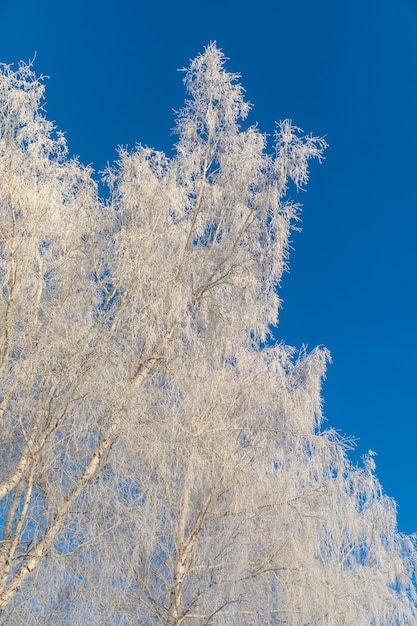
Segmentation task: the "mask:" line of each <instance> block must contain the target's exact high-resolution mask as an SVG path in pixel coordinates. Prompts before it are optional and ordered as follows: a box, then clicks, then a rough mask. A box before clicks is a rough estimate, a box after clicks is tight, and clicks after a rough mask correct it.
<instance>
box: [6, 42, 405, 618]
mask: <svg viewBox="0 0 417 626" xmlns="http://www.w3.org/2000/svg"><path fill="white" fill-rule="evenodd" d="M224 65H225V59H224V57H223V55H222V53H221V51H220V50H219V49H218V48H217V47H216V46H215V45H214V44H211V45H209V46H208V47H207V48H206V50H205V52H204V53H203V54H201V55H200V56H198V57H197V58H196V59H195V60H193V61H192V62H191V64H190V66H189V68H188V69H187V70H186V71H185V80H184V82H185V86H186V90H187V93H188V99H187V100H186V102H185V105H184V108H183V109H182V110H181V111H180V112H179V113H178V115H177V121H176V134H177V143H176V145H175V147H174V148H175V149H174V152H173V155H172V156H166V155H165V154H163V153H161V152H157V151H154V150H151V149H148V148H145V147H143V146H140V145H138V146H137V148H136V149H135V150H133V151H132V152H127V151H126V150H120V152H119V160H118V162H117V163H116V164H115V165H114V166H112V167H110V168H109V169H108V171H107V173H106V175H105V181H106V183H107V184H108V186H109V189H110V197H109V200H108V201H106V202H104V201H102V200H101V199H100V198H99V197H98V193H97V187H96V183H95V182H94V178H93V173H92V172H91V171H90V169H88V168H85V167H83V166H82V165H81V164H80V163H79V162H78V161H77V160H74V159H71V158H69V156H68V153H67V148H66V144H65V139H64V137H63V136H62V135H61V134H59V133H57V132H56V129H55V128H54V127H53V125H52V124H51V123H50V122H48V121H47V120H46V118H45V116H44V112H43V110H42V98H43V84H42V81H41V80H38V79H37V78H36V76H35V75H34V73H33V71H32V68H31V67H30V66H27V65H24V64H22V65H20V67H19V68H18V69H17V70H13V68H11V67H9V66H2V69H1V74H0V279H1V299H0V315H1V321H2V324H1V328H0V333H1V339H0V375H1V379H0V407H1V415H0V419H1V428H0V507H1V511H0V526H1V540H0V615H1V620H2V622H3V621H4V623H7V624H16V625H18V624H22V623H27V624H42V625H44V624H79V625H84V624H91V625H94V624H97V625H113V624H118V625H119V624H120V625H122V624H153V625H155V626H156V625H160V626H162V625H167V626H174V625H175V626H179V625H180V624H183V625H184V626H199V625H202V624H213V625H214V624H216V625H226V624H227V625H230V626H234V625H242V626H249V625H251V626H252V625H253V626H254V625H259V626H261V625H266V624H269V625H271V626H272V625H273V626H278V625H281V624H291V625H293V626H306V625H307V624H314V625H315V626H321V625H329V626H333V625H334V626H339V625H340V626H341V625H346V626H351V625H352V624H355V625H357V626H369V625H375V626H387V625H388V624H389V625H404V624H417V609H416V591H415V572H416V552H415V543H414V540H413V538H412V537H406V536H403V535H401V534H400V533H398V531H397V528H396V512H395V503H394V502H393V501H392V500H391V499H389V498H388V497H387V496H385V495H384V494H383V492H382V489H381V487H380V485H379V483H378V480H377V478H376V477H375V475H374V465H373V460H372V457H371V456H369V457H368V458H367V459H366V460H365V463H364V465H363V467H357V466H354V465H352V464H351V463H350V461H349V459H348V457H347V454H346V444H345V442H344V441H343V440H341V439H340V438H339V437H338V436H337V434H336V433H335V432H334V431H332V430H329V429H328V430H326V429H323V424H322V422H323V418H322V413H321V395H320V385H321V380H322V378H323V376H324V373H325V368H326V362H327V361H328V353H327V352H326V350H324V349H315V350H313V351H312V352H310V353H307V352H306V351H305V350H301V351H299V352H297V351H296V350H295V349H293V348H290V347H287V346H285V345H283V344H282V343H274V341H273V338H272V336H271V334H270V331H271V328H272V327H273V326H274V325H276V324H277V312H278V307H279V304H280V301H279V292H278V288H279V282H280V279H281V276H282V272H283V271H284V270H285V269H286V264H287V251H288V241H289V236H290V231H291V227H292V225H293V223H294V220H295V219H296V217H297V213H298V210H299V208H298V206H297V205H296V204H294V203H293V202H292V201H291V190H292V189H295V188H297V187H304V186H305V184H306V183H307V180H308V162H309V160H310V159H312V158H316V159H319V160H320V159H321V157H322V153H323V150H324V149H325V147H326V144H325V141H324V140H323V139H321V138H318V137H313V136H311V135H302V132H301V131H300V129H298V128H296V127H294V126H293V125H292V124H291V122H290V121H288V120H286V121H284V122H282V123H280V124H278V125H277V129H276V133H275V137H274V146H273V150H272V151H269V152H268V147H267V141H266V136H265V135H263V134H261V132H260V131H259V130H258V129H257V127H256V126H248V125H246V126H244V123H245V119H246V117H247V115H248V112H249V105H248V104H247V103H246V102H245V99H244V93H243V90H242V87H241V86H240V84H239V82H238V76H237V75H235V74H231V73H229V72H227V71H226V70H225V67H224Z"/></svg>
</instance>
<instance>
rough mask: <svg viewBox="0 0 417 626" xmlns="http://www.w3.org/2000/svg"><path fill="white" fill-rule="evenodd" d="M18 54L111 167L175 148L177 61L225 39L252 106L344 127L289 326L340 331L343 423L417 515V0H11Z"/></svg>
mask: <svg viewBox="0 0 417 626" xmlns="http://www.w3.org/2000/svg"><path fill="white" fill-rule="evenodd" d="M0 25H1V26H0V61H2V62H6V63H15V62H17V61H19V60H20V59H23V60H26V61H27V60H29V59H31V58H33V57H34V55H35V53H36V61H35V69H36V71H37V72H38V73H43V74H47V75H49V76H50V79H49V80H48V81H47V105H46V108H47V112H48V117H50V118H51V119H53V120H55V121H56V123H57V125H58V127H59V128H60V129H62V130H64V131H66V134H67V138H68V143H69V147H70V150H71V152H72V153H75V154H78V155H79V156H80V159H81V161H83V162H84V163H91V164H92V165H93V166H94V167H95V168H96V169H98V170H100V169H102V168H103V167H105V165H106V163H107V161H112V160H113V159H114V158H115V156H116V152H115V148H116V146H117V145H119V144H122V145H129V146H131V147H132V146H133V145H134V144H135V142H142V143H144V144H147V145H150V146H152V147H155V148H158V149H163V150H165V151H167V152H169V151H170V149H171V144H172V141H173V139H172V137H171V136H170V129H171V128H172V126H173V113H172V109H173V108H176V109H178V108H179V107H180V106H181V103H182V101H183V98H184V92H183V87H182V83H181V74H179V73H178V72H177V71H176V70H177V68H180V67H183V66H186V65H188V61H189V59H190V58H193V57H194V56H196V55H197V54H198V53H199V52H201V51H202V50H203V47H204V46H205V45H206V44H207V43H208V42H209V41H211V40H215V41H217V44H218V45H219V47H221V48H222V49H223V51H224V52H225V54H226V56H228V57H229V58H230V62H229V65H228V67H229V69H230V70H231V71H238V72H240V73H241V74H242V83H243V85H244V87H245V88H246V91H247V97H248V99H249V100H250V101H251V102H253V103H254V105H255V106H254V109H253V111H252V114H251V119H250V121H251V122H256V121H258V122H259V126H260V129H261V130H263V131H264V132H269V133H271V132H272V131H273V130H274V122H275V120H279V119H282V118H286V117H290V118H291V119H292V120H293V122H294V123H295V124H297V125H298V126H301V127H302V128H303V129H304V130H305V131H312V132H313V133H314V134H321V135H324V134H326V135H327V140H328V142H329V144H330V148H329V150H328V151H327V155H326V156H327V160H326V161H325V163H324V164H323V165H322V166H320V167H314V168H313V171H312V176H311V181H310V185H309V189H308V192H307V193H306V194H301V195H300V196H299V197H298V198H297V200H299V201H301V202H303V204H304V212H303V231H302V233H299V234H298V233H295V234H294V237H293V245H294V251H293V253H292V256H291V271H290V273H289V274H287V275H286V276H285V279H284V281H283V286H282V290H281V295H282V297H283V298H284V300H285V304H284V307H283V309H282V311H281V324H280V326H279V329H278V331H277V335H278V337H279V338H280V339H283V340H284V341H285V342H286V343H288V344H292V345H296V346H300V345H301V344H302V343H307V344H308V345H309V346H310V347H313V346H315V345H317V344H323V345H325V346H327V347H328V348H329V349H330V350H331V353H332V356H333V365H332V366H331V367H330V368H329V372H328V379H327V381H326V383H325V386H324V397H325V407H324V409H325V414H326V416H327V418H328V424H329V425H330V426H332V427H335V428H337V429H339V430H340V431H341V432H342V433H346V434H349V435H354V436H355V437H357V438H358V448H357V452H356V453H355V454H354V455H353V456H352V458H355V459H357V458H359V457H360V456H361V455H362V454H363V453H365V452H366V451H367V450H368V449H370V448H371V449H372V450H374V451H376V452H377V454H378V456H377V457H376V462H377V473H378V476H379V478H380V480H381V482H382V485H383V487H384V489H385V491H386V493H388V494H389V495H391V496H393V497H394V498H395V499H396V500H397V502H398V505H399V528H400V530H403V531H405V532H412V531H417V481H416V476H417V473H416V452H415V449H416V440H417V419H416V418H417V382H416V377H417V366H416V362H417V330H416V327H417V296H416V270H417V251H416V250H417V248H416V243H415V240H416V230H417V217H416V214H417V213H416V212H417V181H416V178H417V176H416V162H417V159H416V150H417V86H416V77H417V0H350V1H349V2H343V1H342V0H316V1H314V2H313V1H312V0H265V1H264V2H261V3H253V2H251V3H248V4H247V5H245V4H244V3H242V2H238V1H236V0H222V1H219V0H212V1H211V2H209V3H198V2H195V0H193V1H192V2H191V1H190V0H181V2H172V1H170V2H168V1H165V0H160V1H159V2H149V1H147V2H144V1H143V0H118V1H117V2H114V1H113V2H109V1H107V0H100V1H99V0H83V1H80V0H72V1H71V2H63V3H57V2H56V1H54V2H52V1H51V0H43V1H42V2H38V3H35V2H33V1H31V2H29V1H28V0H20V1H19V2H15V1H13V0H0Z"/></svg>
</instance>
